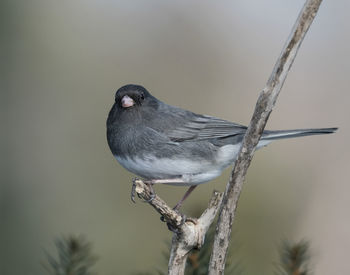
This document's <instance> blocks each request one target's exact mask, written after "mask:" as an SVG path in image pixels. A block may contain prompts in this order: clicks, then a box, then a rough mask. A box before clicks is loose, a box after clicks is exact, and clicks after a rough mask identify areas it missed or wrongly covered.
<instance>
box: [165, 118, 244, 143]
mask: <svg viewBox="0 0 350 275" xmlns="http://www.w3.org/2000/svg"><path fill="white" fill-rule="evenodd" d="M246 129H247V127H246V126H243V125H240V124H236V123H233V122H230V121H227V120H223V119H219V118H216V117H212V116H205V115H197V114H193V113H192V116H187V119H186V120H184V121H183V124H182V125H177V127H175V128H173V127H172V129H169V130H168V131H167V133H166V135H167V136H168V137H169V138H170V140H172V141H175V142H181V141H192V140H193V141H198V140H212V139H220V138H227V137H233V136H236V135H243V134H244V133H245V132H246Z"/></svg>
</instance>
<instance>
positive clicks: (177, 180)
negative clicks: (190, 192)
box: [131, 178, 185, 203]
mask: <svg viewBox="0 0 350 275" xmlns="http://www.w3.org/2000/svg"><path fill="white" fill-rule="evenodd" d="M136 180H137V178H134V179H133V180H132V182H133V184H132V188H131V200H132V202H134V203H135V192H136V190H135V188H136V183H135V181H136ZM143 182H144V183H145V184H146V185H147V186H148V187H149V188H150V195H151V198H150V199H149V200H147V201H145V202H151V201H152V200H154V198H155V197H156V192H155V191H154V189H153V185H154V184H159V183H163V184H166V183H179V184H181V183H185V182H184V180H183V179H182V178H173V179H152V180H143Z"/></svg>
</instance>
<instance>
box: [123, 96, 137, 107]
mask: <svg viewBox="0 0 350 275" xmlns="http://www.w3.org/2000/svg"><path fill="white" fill-rule="evenodd" d="M134 104H135V102H134V100H133V99H132V98H131V97H130V96H128V95H125V96H123V98H122V106H123V108H129V107H131V106H134Z"/></svg>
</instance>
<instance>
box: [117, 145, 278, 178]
mask: <svg viewBox="0 0 350 275" xmlns="http://www.w3.org/2000/svg"><path fill="white" fill-rule="evenodd" d="M270 142H271V141H261V142H259V145H258V149H259V148H261V147H263V146H266V145H267V144H268V143H270ZM239 148H240V145H225V146H223V147H221V148H220V150H219V151H218V152H217V155H216V158H215V161H206V160H201V161H193V160H190V159H179V158H162V159H157V158H155V156H154V155H151V154H150V155H146V156H144V157H143V158H121V157H119V156H117V155H115V158H116V159H117V161H118V162H119V163H120V164H121V165H122V166H123V167H124V168H125V169H127V170H129V171H130V172H132V173H134V174H136V175H138V176H140V177H142V178H144V179H171V178H177V179H179V177H180V179H181V182H179V181H178V180H177V181H176V180H175V181H174V183H167V184H172V185H197V184H201V183H205V182H208V181H211V180H213V179H215V178H217V177H218V176H220V175H221V173H222V171H223V170H224V169H225V168H226V167H227V166H229V165H231V164H232V163H233V162H234V160H235V159H236V157H237V154H238V151H239Z"/></svg>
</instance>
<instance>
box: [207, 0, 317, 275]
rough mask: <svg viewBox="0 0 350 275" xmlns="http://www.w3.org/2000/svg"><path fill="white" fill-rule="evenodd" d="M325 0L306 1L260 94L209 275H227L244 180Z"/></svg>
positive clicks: (231, 183)
mask: <svg viewBox="0 0 350 275" xmlns="http://www.w3.org/2000/svg"><path fill="white" fill-rule="evenodd" d="M321 2H322V0H307V1H306V3H305V5H304V7H303V9H302V10H301V12H300V14H299V17H298V19H297V21H296V23H295V25H294V27H293V29H292V32H291V34H290V36H289V38H288V40H287V43H286V44H285V46H284V49H283V50H282V53H281V55H280V56H279V58H278V60H277V62H276V64H275V67H274V68H273V71H272V74H271V76H270V78H269V80H268V81H267V84H266V87H265V88H264V89H263V91H262V92H261V93H260V96H259V98H258V101H257V103H256V106H255V110H254V114H253V117H252V119H251V121H250V124H249V127H248V129H247V132H246V134H245V136H244V139H243V143H242V146H241V149H240V153H239V155H238V158H237V160H236V161H235V164H234V167H233V170H232V173H231V177H230V180H229V182H228V184H227V186H226V190H225V194H224V198H223V202H222V206H221V209H220V216H219V220H218V224H217V227H216V235H215V239H214V245H213V251H212V255H211V258H210V263H209V273H208V274H209V275H214V274H224V268H225V262H226V255H227V250H228V245H229V241H230V236H231V230H232V223H233V221H234V218H235V211H236V207H237V202H238V199H239V196H240V193H241V190H242V186H243V181H244V178H245V175H246V172H247V169H248V167H249V165H250V162H251V160H252V157H253V155H254V151H255V148H256V146H257V144H258V142H259V139H260V137H261V134H262V132H263V130H264V128H265V125H266V122H267V120H268V118H269V116H270V113H271V112H272V109H273V107H274V105H275V102H276V99H277V96H278V94H279V92H280V90H281V88H282V86H283V83H284V81H285V79H286V77H287V74H288V72H289V70H290V68H291V66H292V64H293V61H294V59H295V57H296V54H297V52H298V49H299V47H300V45H301V43H302V41H303V38H304V36H305V34H306V32H307V30H308V29H309V27H310V25H311V23H312V21H313V19H314V17H315V16H316V13H317V11H318V8H319V6H320V4H321Z"/></svg>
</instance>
